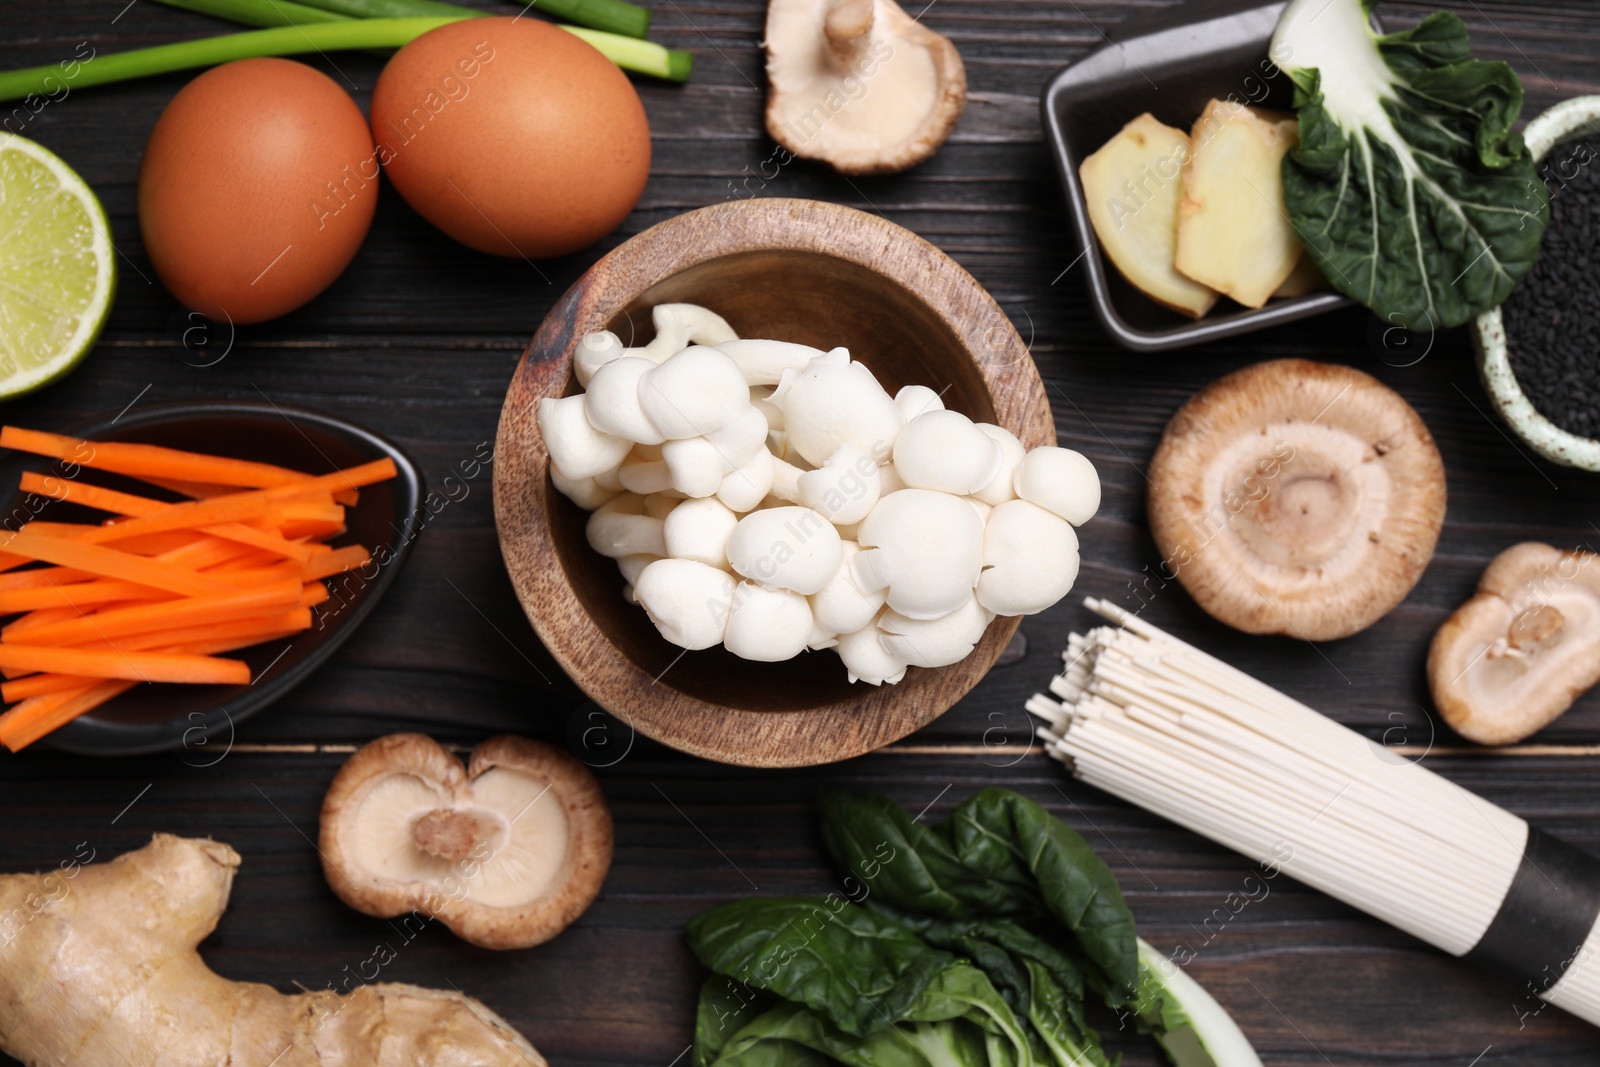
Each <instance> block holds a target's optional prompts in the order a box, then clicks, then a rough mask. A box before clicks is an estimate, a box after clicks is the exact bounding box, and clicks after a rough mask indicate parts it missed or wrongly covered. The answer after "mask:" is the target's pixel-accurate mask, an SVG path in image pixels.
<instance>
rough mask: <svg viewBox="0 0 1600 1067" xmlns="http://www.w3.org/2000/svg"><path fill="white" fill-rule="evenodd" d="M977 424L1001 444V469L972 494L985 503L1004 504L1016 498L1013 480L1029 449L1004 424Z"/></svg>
mask: <svg viewBox="0 0 1600 1067" xmlns="http://www.w3.org/2000/svg"><path fill="white" fill-rule="evenodd" d="M976 425H977V427H978V429H980V430H982V431H983V432H984V433H986V434H988V435H989V436H990V437H992V438H994V440H995V442H996V443H997V444H998V445H999V446H1000V470H999V471H998V472H997V473H996V474H995V476H994V478H993V479H991V480H990V482H989V484H988V485H986V486H984V487H983V488H982V489H979V490H978V491H977V492H975V493H973V494H972V495H973V496H975V497H977V498H978V499H979V500H981V501H983V502H984V503H985V504H1004V503H1005V502H1006V501H1007V500H1015V499H1016V498H1017V490H1016V487H1015V485H1014V484H1013V482H1014V480H1015V478H1016V474H1017V465H1018V464H1020V463H1021V462H1022V460H1023V457H1024V456H1026V455H1027V454H1028V450H1027V449H1025V448H1023V447H1022V442H1021V441H1019V440H1017V435H1016V434H1014V433H1012V432H1011V431H1010V430H1008V429H1006V428H1005V427H1004V426H996V425H995V424H994V423H992V422H980V423H977V424H976Z"/></svg>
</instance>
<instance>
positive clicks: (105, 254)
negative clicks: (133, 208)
mask: <svg viewBox="0 0 1600 1067" xmlns="http://www.w3.org/2000/svg"><path fill="white" fill-rule="evenodd" d="M116 285H117V272H116V249H115V248H114V247H113V245H112V243H111V224H110V222H109V221H108V220H107V218H106V213H105V209H104V208H103V207H102V206H101V205H100V201H99V199H98V198H97V197H96V196H95V195H94V192H93V190H91V189H90V188H89V186H88V184H87V183H86V182H85V181H84V180H83V179H82V178H80V177H79V176H78V174H77V173H76V172H75V171H74V170H73V169H72V168H71V167H69V166H67V164H66V163H65V162H63V161H62V160H61V159H60V157H58V156H56V155H55V154H54V153H53V152H50V151H49V150H48V149H46V148H44V147H43V146H41V145H39V144H36V143H35V142H33V141H30V140H28V139H27V138H26V137H19V136H17V135H16V134H12V133H5V132H0V400H9V399H11V398H13V397H18V396H22V395H23V394H25V393H30V392H32V391H34V390H35V389H39V388H42V387H43V386H46V385H49V384H50V383H51V382H53V381H56V380H57V379H58V378H60V377H62V376H63V375H65V374H67V373H68V372H69V371H71V370H72V369H73V368H74V367H76V366H77V365H78V363H79V362H80V361H81V360H82V359H83V357H84V356H86V355H88V353H89V350H90V349H92V348H93V347H94V343H95V340H96V338H98V337H99V336H100V331H101V329H102V328H103V327H104V326H105V322H106V319H107V318H108V317H109V315H110V312H111V301H112V298H113V297H114V295H115V293H116Z"/></svg>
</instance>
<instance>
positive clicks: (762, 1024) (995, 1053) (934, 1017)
mask: <svg viewBox="0 0 1600 1067" xmlns="http://www.w3.org/2000/svg"><path fill="white" fill-rule="evenodd" d="M798 1050H806V1051H807V1052H811V1053H821V1054H823V1055H824V1056H826V1057H829V1058H831V1059H833V1060H837V1061H838V1062H840V1063H844V1064H847V1065H851V1067H982V1065H985V1064H1006V1065H1015V1067H1033V1064H1034V1062H1035V1061H1034V1057H1033V1053H1032V1050H1031V1047H1030V1045H1029V1041H1028V1036H1027V1034H1026V1032H1025V1031H1024V1029H1023V1027H1022V1026H1021V1024H1019V1023H1018V1021H1017V1019H1016V1016H1015V1015H1013V1014H1012V1012H1011V1009H1010V1008H1008V1007H1007V1006H1006V1004H1005V1001H1003V1000H1001V999H1000V996H999V994H998V993H996V992H995V989H994V987H993V986H992V985H990V983H989V980H988V978H986V977H985V976H984V974H983V972H982V971H980V970H978V969H977V968H975V967H972V966H971V965H969V964H965V963H957V964H954V965H952V966H950V967H947V968H946V969H945V970H944V971H942V972H940V974H939V975H938V976H937V977H936V978H935V979H934V980H933V981H932V982H930V983H929V984H928V987H927V988H926V989H925V990H924V991H923V993H922V995H921V996H920V997H918V998H917V1000H916V1001H915V1002H913V1003H912V1004H910V1005H908V1006H907V1009H906V1012H905V1014H904V1016H903V1017H902V1018H900V1019H897V1020H896V1021H895V1023H894V1025H892V1026H888V1027H885V1028H883V1029H880V1030H878V1031H877V1032H875V1033H873V1034H870V1035H865V1036H862V1035H856V1034H850V1033H846V1032H845V1031H843V1030H841V1029H840V1028H838V1027H836V1026H834V1025H832V1024H831V1023H830V1022H829V1021H828V1020H827V1019H826V1018H824V1017H823V1016H822V1015H821V1014H819V1013H818V1012H815V1011H811V1010H808V1009H806V1008H804V1007H802V1006H800V1005H798V1004H784V1005H781V1006H779V1007H777V1008H774V1009H772V1010H771V1011H768V1012H766V1013H765V1014H763V1015H761V1016H758V1017H757V1018H756V1019H755V1021H754V1022H752V1023H751V1024H750V1025H749V1026H747V1027H745V1028H744V1029H743V1030H741V1031H740V1032H739V1033H738V1034H736V1035H734V1037H733V1039H732V1040H731V1041H730V1042H728V1044H727V1045H726V1047H725V1048H724V1049H723V1051H722V1053H721V1055H720V1056H718V1057H717V1058H716V1059H715V1060H714V1061H712V1062H713V1063H714V1064H715V1065H716V1067H780V1065H781V1067H798V1065H805V1067H809V1065H810V1063H811V1061H809V1060H806V1059H804V1058H802V1053H801V1052H799V1051H798ZM824 1062H825V1061H824Z"/></svg>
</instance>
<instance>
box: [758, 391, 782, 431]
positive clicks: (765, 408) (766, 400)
mask: <svg viewBox="0 0 1600 1067" xmlns="http://www.w3.org/2000/svg"><path fill="white" fill-rule="evenodd" d="M750 406H751V407H753V408H755V409H756V410H757V411H759V412H761V417H762V418H764V419H766V420H767V429H768V431H772V430H781V429H783V409H782V408H780V407H779V406H778V405H776V404H774V403H773V402H772V390H771V389H769V388H767V387H766V386H763V385H752V386H751V387H750Z"/></svg>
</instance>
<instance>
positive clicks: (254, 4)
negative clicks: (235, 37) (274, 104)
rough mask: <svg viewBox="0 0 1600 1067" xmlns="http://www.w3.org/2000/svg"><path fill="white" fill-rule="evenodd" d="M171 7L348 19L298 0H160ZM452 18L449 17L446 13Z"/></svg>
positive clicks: (278, 17)
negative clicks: (299, 2) (298, 2)
mask: <svg viewBox="0 0 1600 1067" xmlns="http://www.w3.org/2000/svg"><path fill="white" fill-rule="evenodd" d="M156 2H157V3H161V4H166V5H167V6H168V7H181V8H183V9H184V10H185V11H198V12H199V13H200V14H202V15H211V16H213V17H215V18H219V19H227V20H228V21H229V22H237V23H240V24H242V25H245V26H259V27H261V28H263V29H266V28H268V27H271V26H308V25H310V24H312V23H315V22H345V21H347V20H346V19H345V17H344V16H343V15H337V14H334V13H333V12H332V11H324V10H323V9H322V8H320V7H312V6H310V5H309V4H297V3H295V0H266V2H265V3H263V2H262V0H156ZM444 17H449V16H444Z"/></svg>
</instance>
